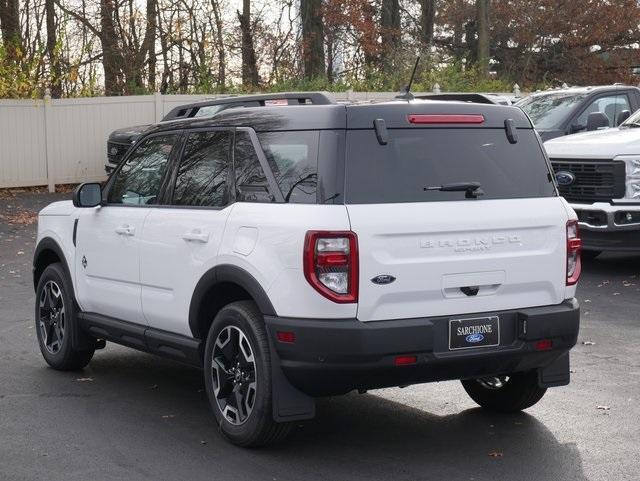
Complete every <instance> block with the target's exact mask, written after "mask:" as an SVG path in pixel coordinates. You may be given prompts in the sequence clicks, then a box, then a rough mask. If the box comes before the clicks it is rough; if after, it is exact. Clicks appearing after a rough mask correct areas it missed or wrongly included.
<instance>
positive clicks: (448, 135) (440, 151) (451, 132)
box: [345, 128, 556, 204]
mask: <svg viewBox="0 0 640 481" xmlns="http://www.w3.org/2000/svg"><path fill="white" fill-rule="evenodd" d="M345 164H346V182H345V185H346V203H348V204H370V203H392V202H435V201H451V200H454V201H459V200H466V199H465V193H464V192H459V191H453V192H442V191H438V190H425V189H426V188H429V187H437V186H441V185H444V184H451V183H458V182H479V183H480V185H481V188H482V190H483V191H484V195H483V196H481V197H480V199H515V198H527V197H550V196H554V195H556V194H555V188H554V184H553V181H552V177H551V175H550V173H549V168H548V165H547V162H546V159H545V157H544V155H543V153H542V150H541V147H540V144H539V143H538V140H537V138H536V135H535V132H534V131H533V130H531V129H519V130H518V142H517V143H516V144H510V143H509V141H508V140H507V136H506V134H505V131H504V129H463V128H458V129H435V128H432V129H395V130H389V143H388V144H387V145H380V144H379V143H378V141H377V139H376V135H375V133H374V131H373V130H352V131H348V132H347V155H346V159H345Z"/></svg>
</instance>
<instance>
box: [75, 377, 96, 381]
mask: <svg viewBox="0 0 640 481" xmlns="http://www.w3.org/2000/svg"><path fill="white" fill-rule="evenodd" d="M76 381H78V382H93V378H92V377H79V378H78V379H76Z"/></svg>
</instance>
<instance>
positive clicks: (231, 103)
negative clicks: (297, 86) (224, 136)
mask: <svg viewBox="0 0 640 481" xmlns="http://www.w3.org/2000/svg"><path fill="white" fill-rule="evenodd" d="M335 103H336V102H335V100H334V99H333V98H332V97H331V96H330V95H329V94H328V93H327V92H281V93H271V94H257V95H229V96H226V97H219V98H215V99H211V100H203V101H201V102H195V103H192V104H186V105H180V106H179V107H175V108H173V109H172V110H171V111H170V112H169V113H168V114H167V115H166V116H165V117H164V118H163V119H162V120H163V121H166V120H178V119H188V118H191V117H194V116H195V115H196V113H198V111H199V110H200V109H201V108H203V107H213V106H221V108H220V109H218V110H216V112H215V113H218V112H221V111H222V110H226V109H229V108H236V107H265V106H267V107H268V106H275V105H329V104H335ZM215 113H214V114H212V115H215Z"/></svg>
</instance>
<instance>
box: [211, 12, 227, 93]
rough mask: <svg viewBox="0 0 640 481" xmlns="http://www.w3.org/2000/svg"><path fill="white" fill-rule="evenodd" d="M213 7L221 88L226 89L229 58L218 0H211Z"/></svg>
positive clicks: (218, 82) (219, 85) (218, 83)
mask: <svg viewBox="0 0 640 481" xmlns="http://www.w3.org/2000/svg"><path fill="white" fill-rule="evenodd" d="M211 7H212V8H213V17H214V19H215V22H216V49H217V50H218V81H217V85H218V87H219V88H222V89H224V87H225V85H227V70H226V69H227V65H226V64H227V60H226V58H225V51H224V38H223V36H222V32H223V24H222V16H221V15H220V5H219V4H218V0H211Z"/></svg>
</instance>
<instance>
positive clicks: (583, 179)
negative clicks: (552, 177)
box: [551, 159, 625, 202]
mask: <svg viewBox="0 0 640 481" xmlns="http://www.w3.org/2000/svg"><path fill="white" fill-rule="evenodd" d="M551 165H552V166H553V170H554V171H555V172H556V173H558V172H571V173H572V174H573V175H574V176H575V181H574V182H573V183H572V184H571V185H558V188H559V189H560V195H562V197H564V198H565V199H567V200H568V201H570V202H594V201H603V200H604V201H606V200H611V199H620V198H621V197H624V192H625V184H624V181H625V165H624V162H617V161H616V162H614V161H612V160H610V159H603V160H599V159H596V160H591V159H590V160H589V161H580V160H576V159H551Z"/></svg>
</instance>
